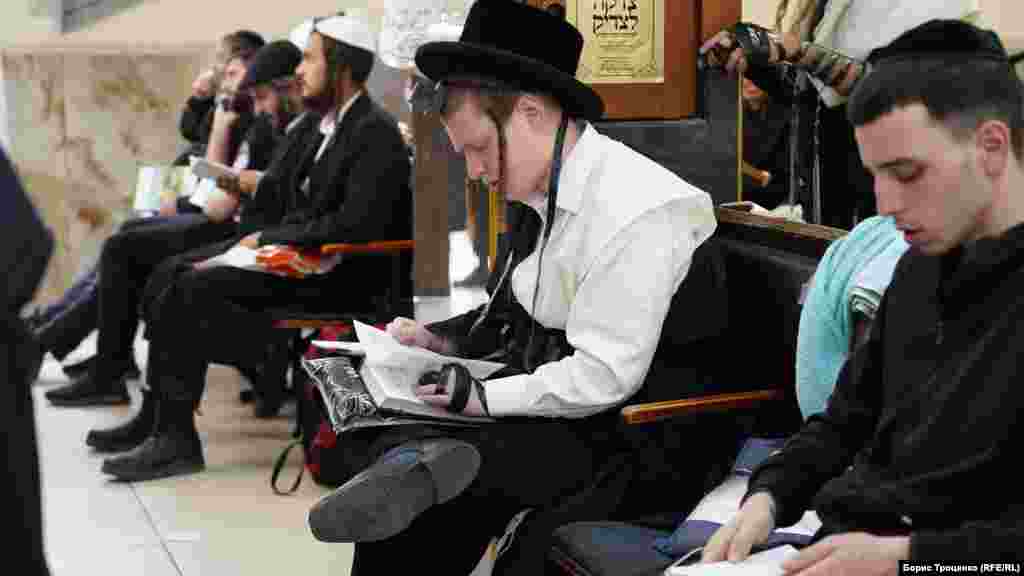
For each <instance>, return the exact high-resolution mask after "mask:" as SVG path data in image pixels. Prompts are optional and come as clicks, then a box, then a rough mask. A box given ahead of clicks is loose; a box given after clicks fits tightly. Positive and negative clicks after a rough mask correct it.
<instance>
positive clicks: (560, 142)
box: [523, 112, 569, 374]
mask: <svg viewBox="0 0 1024 576" xmlns="http://www.w3.org/2000/svg"><path fill="white" fill-rule="evenodd" d="M568 126H569V117H568V116H566V115H565V113H564V112H563V113H562V121H561V123H560V124H559V125H558V133H557V134H555V150H554V153H553V156H552V158H551V178H550V180H549V181H548V209H547V221H546V222H544V235H543V239H542V240H541V244H540V250H539V251H538V252H537V284H536V285H535V286H534V287H533V303H532V304H531V305H530V316H531V317H532V318H533V320H534V322H533V323H532V324H531V325H530V338H529V339H528V340H527V341H526V349H525V350H523V368H524V369H525V370H526V372H527V373H528V374H532V373H533V370H534V368H535V366H533V361H532V359H531V355H532V351H533V336H534V333H535V332H536V330H537V294H538V293H539V292H540V271H541V269H542V268H543V265H544V248H545V247H547V245H548V238H550V237H551V229H552V228H553V227H554V224H555V207H556V206H555V205H556V204H557V202H558V178H559V176H561V175H562V148H564V147H565V130H566V128H567V127H568Z"/></svg>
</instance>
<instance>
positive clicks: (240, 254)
mask: <svg viewBox="0 0 1024 576" xmlns="http://www.w3.org/2000/svg"><path fill="white" fill-rule="evenodd" d="M256 253H257V251H256V250H253V249H252V248H246V247H245V246H239V245H237V244H236V245H235V246H234V247H232V248H231V249H230V250H228V251H227V252H224V253H222V254H218V255H217V256H214V257H213V258H209V259H207V260H204V261H202V262H201V263H199V264H198V267H200V268H212V267H214V266H231V267H234V268H243V269H245V270H259V271H263V267H262V266H260V265H259V264H258V263H257V262H256Z"/></svg>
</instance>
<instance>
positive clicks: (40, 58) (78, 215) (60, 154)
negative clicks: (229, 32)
mask: <svg viewBox="0 0 1024 576" xmlns="http://www.w3.org/2000/svg"><path fill="white" fill-rule="evenodd" d="M204 57H205V55H204V54H202V53H200V52H183V53H161V54H145V53H125V52H87V51H63V52H62V51H42V50H40V51H14V50H7V51H4V52H3V53H2V56H0V66H2V68H3V72H2V78H3V89H4V96H5V98H4V100H5V102H6V110H7V127H8V131H7V135H8V138H9V153H10V155H11V157H12V159H13V161H14V163H15V165H16V166H17V169H18V171H19V174H20V175H21V177H22V179H23V180H24V182H25V185H26V188H27V190H28V191H29V193H30V194H31V195H32V198H33V200H34V202H35V204H36V206H37V207H38V208H39V210H40V212H41V213H42V216H43V218H44V219H45V221H46V223H47V224H48V225H49V226H50V228H51V230H52V231H53V233H54V236H55V237H56V238H57V249H56V251H55V253H54V257H53V258H52V259H51V264H50V270H49V272H48V274H47V277H46V279H45V280H44V284H43V287H42V288H41V290H40V291H39V293H38V295H37V300H50V299H52V298H55V297H57V296H58V295H59V294H60V293H61V292H63V290H64V289H66V288H67V287H68V286H69V285H70V283H71V281H72V280H73V278H74V277H75V275H76V274H78V273H80V272H81V271H82V270H83V269H85V268H86V267H88V266H89V265H90V264H91V263H92V262H93V261H94V260H95V258H96V257H98V254H99V247H100V245H101V243H102V241H103V240H104V239H105V238H106V237H107V236H109V235H110V233H111V232H112V231H113V230H114V229H115V228H116V226H117V224H118V223H119V222H120V221H122V220H123V219H124V218H126V217H128V215H129V212H130V208H131V202H132V195H133V193H134V190H135V180H136V173H137V169H138V166H139V165H140V164H144V163H169V162H170V161H171V160H173V159H174V157H175V156H176V155H177V152H178V150H179V149H180V148H181V146H182V145H183V144H184V143H183V142H182V140H181V138H180V136H179V135H178V130H177V122H178V114H179V113H180V110H181V105H182V103H183V102H184V101H185V99H186V98H187V96H188V91H189V86H190V83H191V79H192V78H193V77H194V76H195V74H196V73H197V71H198V69H199V66H200V63H201V62H202V60H203V59H204Z"/></svg>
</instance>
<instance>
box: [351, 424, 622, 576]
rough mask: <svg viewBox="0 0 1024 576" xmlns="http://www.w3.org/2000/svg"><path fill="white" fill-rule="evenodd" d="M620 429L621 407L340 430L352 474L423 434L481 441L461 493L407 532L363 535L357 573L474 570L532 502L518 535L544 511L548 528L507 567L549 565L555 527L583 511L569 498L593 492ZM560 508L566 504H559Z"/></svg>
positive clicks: (527, 570) (526, 569) (603, 513)
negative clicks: (473, 471)
mask: <svg viewBox="0 0 1024 576" xmlns="http://www.w3.org/2000/svg"><path fill="white" fill-rule="evenodd" d="M613 412H614V411H613ZM614 435H615V414H603V415H599V416H593V417H590V418H586V419H580V420H569V419H549V418H519V417H516V418H504V419H502V420H500V421H499V422H497V423H494V424H490V425H487V426H483V427H480V428H469V429H464V428H455V429H440V428H430V427H400V428H392V429H388V430H386V431H384V432H380V429H364V430H358V431H355V432H352V433H349V434H347V435H344V436H342V437H341V438H340V442H342V443H343V446H344V448H343V452H344V460H345V462H346V463H347V464H348V465H349V470H348V472H349V473H350V474H351V475H355V474H358V473H359V472H361V471H362V470H364V469H365V468H367V467H369V466H370V465H371V464H372V463H373V462H374V461H376V459H377V458H379V457H380V456H381V455H382V454H383V453H384V452H386V451H387V450H389V449H391V448H394V447H396V446H398V445H400V444H403V443H405V442H408V441H410V440H415V439H421V438H430V437H447V438H457V439H459V440H463V441H466V442H469V443H471V444H473V445H474V446H476V447H477V449H478V450H479V451H480V454H481V457H482V458H481V467H480V471H479V474H478V475H477V478H476V479H475V480H474V481H473V483H472V484H471V485H470V486H469V488H467V489H466V491H465V492H463V493H462V494H460V495H459V496H458V497H456V498H455V499H453V500H451V501H449V502H447V503H445V504H442V505H440V506H435V507H433V508H431V509H429V510H427V511H426V512H425V513H424V514H423V515H421V516H420V517H419V518H417V519H416V520H415V521H414V522H413V524H412V525H411V526H410V527H409V528H408V529H407V530H405V531H404V532H402V533H401V534H398V535H396V536H394V537H392V538H390V539H387V540H383V541H379V542H370V543H359V544H356V548H355V561H354V564H353V569H352V574H353V576H364V575H367V574H414V573H423V574H468V573H469V572H470V571H471V570H472V569H473V567H474V566H475V565H476V563H477V562H478V561H479V560H480V557H481V555H482V554H483V552H484V549H485V547H486V546H487V543H488V542H489V541H490V539H491V538H494V537H500V536H501V534H502V533H503V531H504V529H505V526H506V524H507V523H508V522H509V520H511V519H512V517H513V516H514V515H515V514H517V513H519V512H520V511H522V510H524V509H527V508H530V509H533V510H534V512H531V514H530V515H528V516H527V520H526V522H525V523H524V524H523V527H524V528H522V529H520V530H519V531H518V532H517V539H520V538H524V537H526V535H527V534H528V533H529V531H528V530H527V529H526V526H528V525H530V524H531V523H533V524H534V527H536V524H537V523H538V521H539V523H540V524H541V525H543V529H541V530H536V529H535V530H533V533H534V536H536V537H535V538H534V540H535V541H534V542H533V545H532V546H527V547H526V548H525V549H523V548H521V549H519V550H518V551H517V552H519V553H517V554H509V555H507V556H505V557H503V559H502V562H501V564H499V568H500V569H501V570H500V572H501V573H506V574H543V570H544V558H545V556H546V551H547V543H548V542H549V538H550V534H551V532H552V531H553V530H554V528H556V527H557V526H559V525H562V524H564V523H566V522H570V521H575V520H578V519H580V518H579V516H578V514H576V513H573V512H571V511H570V510H569V509H568V508H566V506H565V505H566V504H569V503H571V502H572V500H573V499H574V497H575V496H576V495H580V494H584V493H586V492H587V489H588V487H590V486H591V484H592V483H593V482H594V479H595V477H597V475H598V471H599V470H600V469H602V468H604V467H605V466H606V464H607V462H608V461H609V455H610V454H611V453H613V452H615V442H614V440H613V438H614ZM610 507H611V508H614V505H613V506H610ZM560 508H565V509H566V511H567V514H555V515H552V514H551V512H552V511H557V510H558V509H560ZM570 508H571V507H570ZM577 512H578V511H577ZM593 512H594V517H593V518H591V519H595V520H596V519H604V518H607V517H608V510H606V509H604V508H603V507H601V509H600V510H594V511H593ZM526 538H528V537H526ZM527 552H528V553H527Z"/></svg>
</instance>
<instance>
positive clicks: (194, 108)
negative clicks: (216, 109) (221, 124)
mask: <svg viewBox="0 0 1024 576" xmlns="http://www.w3.org/2000/svg"><path fill="white" fill-rule="evenodd" d="M215 101H216V100H214V98H213V97H212V96H211V97H209V98H196V97H194V96H193V97H191V98H189V99H188V100H187V101H186V102H185V109H184V110H182V111H181V120H180V121H179V122H178V129H179V130H181V135H182V137H184V138H185V140H188V141H189V142H193V143H198V142H206V141H207V140H208V139H209V138H210V118H209V116H210V112H211V111H212V110H213V104H214V102H215Z"/></svg>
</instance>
